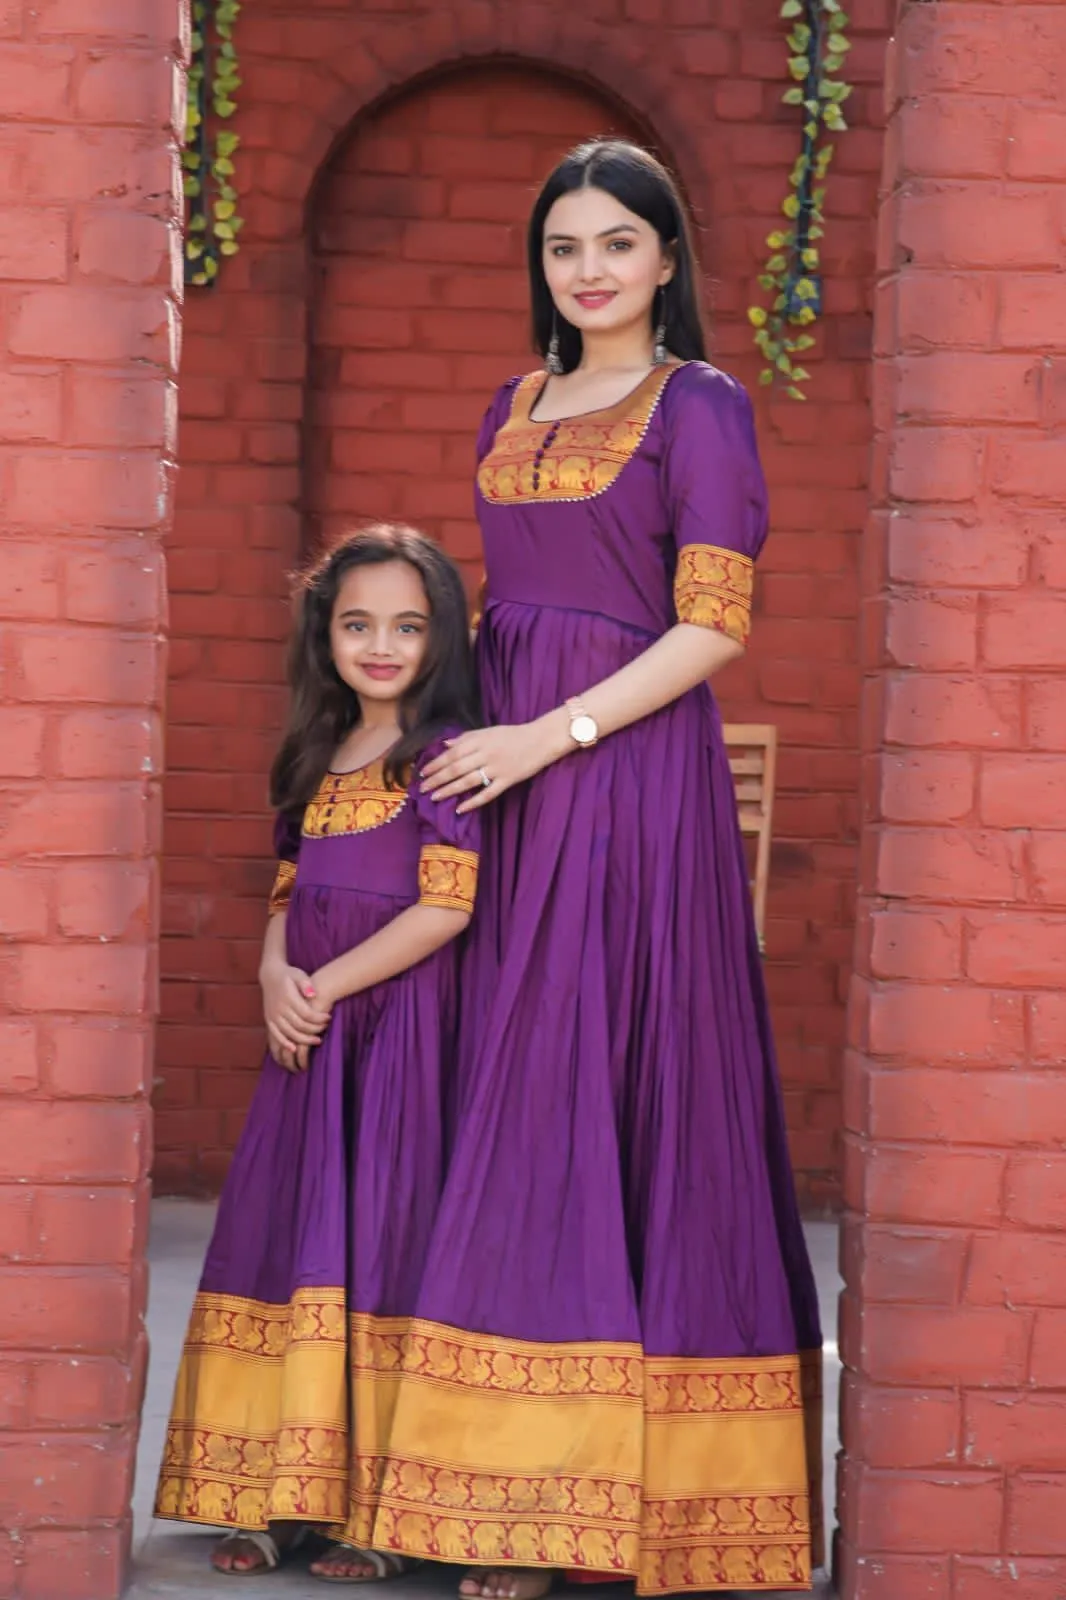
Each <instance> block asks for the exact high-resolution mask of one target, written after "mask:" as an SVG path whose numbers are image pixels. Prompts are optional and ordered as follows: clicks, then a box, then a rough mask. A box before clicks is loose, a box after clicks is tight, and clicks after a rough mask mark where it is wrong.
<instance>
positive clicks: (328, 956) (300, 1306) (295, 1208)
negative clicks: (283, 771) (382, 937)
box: [156, 745, 480, 1532]
mask: <svg viewBox="0 0 1066 1600" xmlns="http://www.w3.org/2000/svg"><path fill="white" fill-rule="evenodd" d="M441 748H443V746H442V745H437V746H435V747H433V748H431V749H430V750H428V751H427V752H426V753H425V755H424V756H423V758H422V763H420V765H421V764H424V762H425V761H428V760H430V759H432V756H433V755H434V754H435V753H437V751H439V749H441ZM479 835H480V818H479V817H478V816H477V814H474V815H473V816H467V817H459V816H457V815H456V812H455V805H454V803H447V802H445V803H442V804H439V805H436V806H435V805H432V804H431V803H430V801H429V800H428V799H427V798H426V797H424V796H423V795H422V793H421V789H420V785H419V783H418V780H417V776H416V778H415V780H414V782H413V783H412V785H411V787H410V789H409V790H406V791H405V790H403V789H390V788H388V787H386V785H385V783H384V778H383V774H382V769H381V764H380V762H376V763H372V764H371V765H370V766H369V767H366V768H364V769H362V770H361V771H359V772H355V773H347V774H329V775H327V777H326V778H325V779H324V781H323V783H322V786H321V788H320V790H319V792H318V795H317V796H316V798H315V800H314V801H313V802H312V803H311V805H309V806H308V807H307V810H306V812H305V813H304V817H303V820H302V826H301V825H300V824H299V823H297V824H296V825H293V824H292V823H291V822H286V821H285V820H284V819H282V820H280V821H279V825H278V828H277V844H278V854H279V856H280V858H281V863H280V866H279V869H278V875H277V879H276V881H275V887H274V892H273V895H272V897H271V908H272V910H274V911H277V910H281V909H283V908H284V909H286V911H287V915H286V942H287V947H288V956H289V960H290V962H291V963H292V964H293V965H294V966H297V967H300V968H302V969H303V970H304V971H306V972H308V973H311V972H314V971H315V969H316V968H317V967H320V966H322V965H324V964H325V963H326V962H328V961H331V960H332V959H333V958H334V957H336V956H339V955H341V954H343V953H344V952H346V951H348V950H350V949H352V948H353V947H354V946H355V945H357V944H360V943H361V942H362V941H363V940H364V939H367V938H369V937H370V935H371V934H374V933H376V932H377V931H378V930H379V929H380V928H382V927H384V926H385V924H386V923H388V922H390V921H391V920H392V919H393V918H394V917H395V916H396V915H397V914H398V913H399V912H400V911H402V910H403V909H404V908H405V907H407V906H409V905H412V904H414V903H415V902H416V901H421V902H423V903H425V904H429V905H437V906H445V907H450V908H456V909H460V910H467V911H469V910H470V909H471V907H472V905H473V901H474V894H475V888H476V881H477V870H478V853H477V852H478V841H479ZM457 958H458V952H457V949H456V946H455V945H447V946H445V948H444V949H442V950H439V951H438V952H437V953H436V954H435V955H433V956H430V957H429V958H428V959H427V960H425V961H423V962H421V963H419V964H418V965H417V966H415V967H412V968H410V969H409V970H408V971H407V972H404V973H401V974H399V975H398V976H397V977H395V978H392V979H390V980H389V981H388V982H387V983H382V984H379V985H377V986H376V987H374V988H371V989H367V990H365V991H363V992H362V993H360V994H357V995H352V996H350V997H348V998H347V999H345V1000H342V1001H340V1002H339V1003H338V1005H337V1006H336V1007H335V1008H334V1011H333V1015H332V1018H331V1021H330V1024H329V1027H328V1029H327V1031H326V1033H325V1035H324V1037H323V1039H322V1042H321V1044H320V1045H319V1046H318V1047H317V1049H316V1050H315V1052H314V1054H313V1056H312V1060H311V1066H310V1069H309V1070H308V1071H307V1072H306V1073H300V1074H291V1073H289V1072H286V1071H284V1070H283V1069H282V1068H281V1067H279V1066H278V1065H277V1063H276V1062H275V1061H274V1060H272V1058H271V1057H270V1056H267V1058H266V1060H265V1062H264V1064H263V1071H262V1076H261V1078H260V1081H259V1085H258V1088H257V1091H256V1095H255V1098H254V1100H253V1103H252V1106H251V1109H250V1111H249V1114H248V1120H247V1123H246V1125H245V1128H244V1132H243V1134H242V1136H241V1140H240V1143H239V1145H238V1147H237V1151H236V1154H235V1156H234V1160H233V1164H232V1167H231V1169H230V1173H229V1177H228V1179H227V1182H226V1186H225V1189H224V1191H223V1195H222V1200H221V1204H220V1206H219V1212H218V1219H217V1222H216V1225H215V1231H214V1235H213V1237H212V1240H211V1244H210V1247H209V1249H208V1253H207V1260H206V1263H205V1265H204V1270H203V1276H202V1279H201V1283H200V1289H199V1292H198V1294H197V1296H196V1301H195V1304H194V1306H193V1311H192V1317H191V1321H190V1325H189V1331H188V1336H187V1339H186V1342H185V1348H184V1352H183V1356H182V1362H181V1367H180V1370H179V1373H178V1379H177V1385H176V1389H175V1396H174V1405H173V1410H172V1414H171V1419H170V1427H169V1430H168V1436H167V1444H166V1452H165V1456H164V1460H163V1464H162V1469H161V1473H160V1479H159V1489H158V1495H157V1503H156V1513H157V1515H158V1516H161V1517H170V1518H176V1519H178V1520H182V1521H187V1522H199V1523H208V1524H211V1525H212V1526H222V1527H229V1528H235V1529H237V1528H240V1529H264V1528H266V1527H267V1525H268V1523H269V1522H270V1521H272V1520H276V1519H287V1518H291V1519H295V1520H303V1521H307V1522H312V1523H316V1524H320V1525H323V1526H326V1527H331V1528H333V1529H334V1530H336V1531H337V1532H341V1531H343V1530H344V1529H345V1527H346V1525H347V1523H348V1521H349V1516H350V1513H351V1509H352V1506H353V1504H354V1496H355V1492H356V1487H357V1485H356V1481H355V1480H356V1477H357V1474H358V1471H359V1467H358V1462H359V1448H358V1443H357V1439H356V1434H357V1432H358V1429H359V1427H360V1426H362V1425H363V1424H362V1420H361V1419H359V1420H358V1421H356V1420H353V1413H352V1406H351V1378H352V1373H353V1371H354V1370H355V1369H356V1368H357V1366H358V1363H359V1359H360V1357H359V1349H358V1345H359V1339H360V1333H359V1329H360V1327H361V1326H362V1322H361V1320H360V1319H367V1318H371V1319H374V1320H375V1323H376V1324H380V1325H383V1326H389V1325H390V1322H389V1319H394V1318H400V1319H402V1318H409V1317H410V1316H411V1315H412V1313H413V1311H414V1310H415V1308H416V1301H417V1296H418V1293H419V1288H420V1284H421V1278H422V1268H423V1263H424V1259H425V1255H426V1251H427V1248H428V1244H429V1239H430V1235H431V1230H432V1227H433V1223H434V1219H435V1217H436V1214H437V1208H438V1205H439V1201H440V1194H441V1186H442V1181H443V1162H444V1146H445V1131H444V1129H445V1111H446V1094H447V1089H448V1085H449V1083H450V1082H452V1081H453V1077H454V1071H453V1055H454V1040H455V1030H456V1025H457V1017H456V981H455V980H456V966H457ZM372 1431H373V1430H372Z"/></svg>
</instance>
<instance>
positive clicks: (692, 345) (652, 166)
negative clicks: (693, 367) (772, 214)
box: [527, 139, 707, 372]
mask: <svg viewBox="0 0 1066 1600" xmlns="http://www.w3.org/2000/svg"><path fill="white" fill-rule="evenodd" d="M577 189H602V190H603V191H604V193H605V194H609V195H612V196H613V198H614V199H615V200H617V201H618V202H619V204H620V205H623V206H625V208H626V210H627V211H632V212H633V213H634V215H635V216H638V217H642V218H643V220H644V221H645V222H647V223H649V224H650V225H651V226H652V227H653V228H654V229H655V231H656V233H657V234H658V235H659V239H660V241H661V242H662V245H663V248H664V249H667V250H669V251H670V252H671V254H672V255H673V258H674V276H673V277H672V278H671V280H670V282H669V283H668V284H667V285H666V286H665V288H663V289H661V290H660V291H659V293H658V294H657V295H656V297H655V301H654V303H653V305H652V325H653V326H654V324H656V323H658V322H659V321H661V322H662V323H663V324H664V325H665V328H666V345H667V348H668V349H669V350H671V351H672V352H673V353H674V355H675V356H680V358H681V360H682V361H706V359H707V348H706V342H705V340H704V335H703V324H702V322H701V320H700V307H699V291H698V285H699V281H700V268H699V262H698V260H697V258H696V251H695V248H694V246H693V243H692V227H691V224H690V222H689V219H688V214H687V212H686V209H685V203H684V201H683V200H682V198H681V193H680V191H679V189H678V187H677V184H676V183H675V182H674V180H673V178H672V177H671V176H670V174H669V172H668V171H667V170H666V168H665V167H664V166H663V164H662V162H661V161H657V160H656V158H655V157H654V156H653V155H652V154H651V152H650V151H648V150H643V149H641V147H640V145H638V144H631V143H630V142H629V141H628V140H627V139H590V140H588V142H587V143H586V144H580V145H578V146H577V147H576V149H574V150H571V151H570V154H569V155H567V156H564V157H563V159H562V161H560V163H559V165H558V166H557V167H556V168H555V171H554V172H553V173H551V175H550V176H549V178H548V180H547V182H546V183H545V185H544V187H543V188H542V189H541V191H540V194H539V195H538V196H537V200H536V204H535V205H534V207H533V214H532V216H531V217H530V219H529V234H528V238H527V252H528V261H529V287H530V300H531V303H532V310H533V345H534V348H535V349H536V350H539V351H540V354H541V355H542V356H546V355H547V353H548V345H549V344H550V342H551V337H552V330H553V328H555V329H556V330H557V331H558V335H559V358H560V360H561V361H562V364H563V370H564V371H565V372H572V371H573V369H574V368H575V367H576V366H577V364H578V362H579V361H580V360H581V334H580V333H579V331H578V330H577V328H575V327H574V325H573V323H571V322H568V321H567V320H566V318H565V317H564V316H563V315H562V314H561V313H560V312H559V311H557V310H556V307H555V302H554V301H553V299H552V296H551V290H550V289H549V288H548V280H547V278H546V277H545V274H544V224H545V222H546V221H547V218H548V213H549V211H550V210H551V208H552V206H553V205H554V204H555V202H556V201H557V200H558V199H560V198H561V196H563V195H564V194H573V193H574V191H575V190H577Z"/></svg>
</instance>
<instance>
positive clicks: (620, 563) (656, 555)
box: [355, 142, 821, 1600]
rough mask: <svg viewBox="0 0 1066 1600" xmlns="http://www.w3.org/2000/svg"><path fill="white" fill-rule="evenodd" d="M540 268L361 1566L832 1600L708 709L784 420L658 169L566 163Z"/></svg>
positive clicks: (791, 1202)
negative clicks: (446, 1137)
mask: <svg viewBox="0 0 1066 1600" xmlns="http://www.w3.org/2000/svg"><path fill="white" fill-rule="evenodd" d="M529 268H530V275H531V279H532V294H533V316H534V326H535V331H536V339H537V344H538V346H539V348H540V350H541V351H542V352H543V353H544V355H545V356H546V367H547V372H544V371H538V372H536V373H533V374H531V375H530V376H529V377H526V378H523V379H521V380H520V381H519V380H516V381H513V382H511V383H509V384H507V385H506V386H505V387H504V388H503V389H502V390H501V391H500V393H499V394H498V395H497V396H496V398H495V399H494V401H493V403H492V405H491V406H490V408H489V411H488V415H487V416H486V419H485V423H484V426H483V428H482V432H481V436H480V441H479V451H478V454H479V468H478V478H477V484H478V506H479V515H480V520H481V525H482V532H483V536H484V544H485V555H486V569H487V590H486V603H485V608H484V614H483V618H482V621H481V625H480V631H479V637H478V655H479V661H480V671H481V681H482V692H483V697H484V702H485V709H486V714H487V719H488V720H489V721H490V722H491V723H493V724H495V726H492V727H488V728H483V729H480V730H478V731H474V732H468V733H465V734H463V735H461V736H460V737H458V738H456V739H455V740H454V741H453V742H452V743H451V745H450V747H449V749H448V750H447V751H446V753H444V754H443V755H442V756H440V757H439V758H437V759H436V760H435V761H432V762H430V763H429V764H428V765H427V768H426V780H425V786H426V788H427V789H428V790H430V791H431V792H432V794H433V798H434V800H435V801H436V802H438V803H440V802H454V799H455V797H457V796H459V797H460V805H459V808H458V809H459V811H460V812H464V811H471V810H483V817H484V830H483V852H482V874H481V887H480V896H479V910H478V916H477V917H476V918H475V920H474V926H473V929H472V933H471V943H470V947H469V950H468V954H467V957H466V961H465V966H464V980H463V988H462V997H461V1005H462V1012H463V1016H462V1047H461V1049H460V1053H459V1078H458V1081H457V1083H456V1086H455V1104H454V1107H453V1115H454V1133H453V1138H452V1147H451V1151H450V1162H449V1169H448V1177H447V1180H446V1184H445V1189H444V1194H443V1200H442V1205H441V1209H440V1213H439V1215H438V1219H437V1223H436V1226H435V1229H434V1234H433V1239H432V1243H431V1246H430V1249H429V1254H428V1264H427V1269H426V1272H425V1274H424V1276H423V1280H422V1286H421V1290H420V1293H419V1296H418V1312H417V1318H416V1320H415V1321H414V1322H413V1323H411V1324H405V1325H403V1326H402V1327H401V1326H400V1325H399V1324H389V1325H385V1324H384V1323H381V1324H374V1325H368V1326H367V1327H366V1328H365V1330H364V1334H365V1345H364V1359H363V1362H362V1366H361V1369H360V1371H359V1372H357V1374H356V1393H355V1405H356V1413H357V1416H358V1415H359V1413H360V1410H361V1411H362V1416H363V1419H364V1420H363V1423H362V1427H363V1428H364V1430H365V1434H364V1438H365V1448H366V1450H367V1452H368V1453H369V1454H370V1455H372V1456H373V1457H374V1469H373V1472H372V1473H368V1474H367V1478H366V1481H365V1485H364V1499H363V1505H364V1515H363V1520H362V1523H361V1524H360V1526H359V1542H360V1543H361V1544H364V1545H366V1546H368V1547H371V1546H376V1547H377V1548H378V1549H388V1550H395V1551H400V1552H403V1553H404V1554H406V1555H409V1556H432V1557H436V1558H437V1559H442V1560H445V1561H454V1562H465V1563H469V1564H470V1565H471V1566H472V1567H473V1568H474V1570H473V1571H472V1572H471V1573H470V1574H469V1575H468V1576H467V1577H466V1578H465V1579H464V1580H463V1582H462V1584H461V1592H462V1593H463V1594H464V1595H468V1596H487V1597H494V1596H502V1597H508V1600H536V1597H538V1596H540V1595H542V1594H544V1593H546V1592H547V1590H548V1589H549V1588H550V1587H551V1583H552V1578H553V1573H555V1572H557V1571H559V1570H570V1571H575V1570H576V1571H577V1572H579V1573H580V1572H584V1573H596V1574H600V1575H602V1576H604V1577H607V1576H610V1577H615V1578H621V1577H635V1578H636V1580H637V1586H638V1590H639V1592H641V1593H644V1594H659V1593H665V1592H670V1591H679V1590H698V1589H714V1588H742V1589H757V1588H764V1589H782V1588H790V1587H791V1588H805V1587H808V1586H809V1583H810V1574H811V1567H812V1563H816V1562H817V1560H818V1554H817V1551H816V1543H817V1537H816V1533H815V1527H814V1521H815V1520H816V1519H812V1516H811V1510H810V1501H809V1498H808V1486H809V1484H812V1483H813V1484H816V1483H817V1479H818V1460H817V1454H818V1452H817V1439H818V1418H817V1409H818V1408H817V1389H818V1376H819V1354H818V1352H819V1350H820V1345H821V1335H820V1332H819V1327H818V1313H817V1306H816V1299H815V1290H814V1284H813V1279H812V1274H811V1271H810V1266H809V1262H808V1259H807V1255H806V1250H805V1246H804V1241H803V1236H802V1232H801V1228H800V1223H799V1219H798V1213H797V1208H796V1202H795V1197H794V1190H793V1184H792V1177H791V1173H790V1170H789V1161H788V1154H787V1149H786V1143H785V1135H784V1130H783V1123H782V1115H781V1105H780V1091H779V1087H778V1083H777V1077H776V1069H775V1065H774V1059H773V1046H772V1042H771V1037H770V1028H769V1023H768V1018H767V1007H766V1000H765V995H764V990H763V982H762V976H761V970H760V963H759V955H758V949H757V944H756V939H755V936H754V930H753V923H752V913H751V904H750V898H749V893H748V887H747V881H746V880H747V873H746V868H745V863H744V858H743V853H742V849H741V844H740V839H739V834H738V830H737V822H736V810H735V803H734V797H733V788H732V782H731V778H730V772H729V767H728V763H727V760H726V754H725V750H724V747H723V742H722V732H721V726H720V722H719V717H718V712H717V709H716V707H715V703H714V700H713V698H712V696H711V694H710V691H709V689H708V688H707V687H706V680H707V678H708V677H709V676H711V675H712V674H713V673H715V672H717V671H718V670H719V669H720V668H721V667H723V666H725V665H726V664H727V663H728V662H729V661H731V660H733V659H734V657H736V656H737V655H739V654H740V652H741V650H742V649H743V646H744V642H745V640H746V637H747V632H748V621H749V614H750V601H751V591H752V564H753V561H754V558H755V557H756V556H757V555H758V553H759V550H760V548H761V546H762V543H763V539H764V537H765V532H766V502H765V491H764V485H763V479H762V474H761V471H760V468H759V464H758V459H757V455H756V449H755V441H754V435H753V428H752V419H751V409H750V405H749V402H748V400H747V398H746V396H745V394H744V392H743V391H742V390H741V389H740V388H739V386H738V385H737V384H736V383H735V382H733V381H732V380H731V379H729V378H727V377H725V376H724V375H723V374H722V373H720V372H718V371H716V370H715V369H714V368H713V367H710V366H708V365H707V364H706V362H705V360H704V347H703V340H702V336H701V332H700V324H699V317H698V313H697V308H696V282H697V268H696V264H695V261H694V259H693V253H692V248H691V245H690V243H689V234H688V229H687V227H686V223H685V218H684V215H683V210H682V206H681V203H680V201H679V198H678V195H677V193H676V190H675V188H674V185H673V184H672V182H671V180H670V178H669V177H668V175H667V174H666V172H665V171H664V170H663V168H662V167H660V166H659V165H658V163H657V162H655V161H654V160H653V159H652V158H651V157H650V156H649V155H647V154H646V153H644V152H643V151H641V150H639V149H636V148H634V147H633V146H630V145H627V144H622V143H617V142H604V143H600V142H597V143H593V144H590V145H587V146H583V147H582V148H580V149H579V150H577V151H575V152H574V153H573V154H572V155H571V156H569V157H568V158H567V159H566V160H565V161H563V163H562V164H561V166H560V167H559V168H558V169H557V171H556V172H555V173H553V175H552V176H551V178H550V179H549V180H548V183H547V185H546V187H545V189H544V191H543V193H542V194H541V196H540V198H539V200H538V201H537V204H536V207H535V209H534V212H533V217H532V221H531V225H530V236H529ZM360 1402H362V1405H360ZM805 1424H806V1428H805ZM371 1433H373V1434H374V1435H375V1441H371V1438H370V1435H371ZM368 1575H369V1574H368Z"/></svg>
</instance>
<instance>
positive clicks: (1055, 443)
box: [841, 0, 1066, 1600]
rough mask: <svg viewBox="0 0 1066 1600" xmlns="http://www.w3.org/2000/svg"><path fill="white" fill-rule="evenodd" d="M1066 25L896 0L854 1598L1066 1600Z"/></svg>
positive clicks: (872, 667)
mask: <svg viewBox="0 0 1066 1600" xmlns="http://www.w3.org/2000/svg"><path fill="white" fill-rule="evenodd" d="M1064 83H1066V7H1063V6H1062V5H1057V6H1056V5H1033V6H1027V5H1001V6H974V5H970V4H965V3H960V0H943V3H941V4H939V5H935V6H931V5H925V4H918V3H913V0H912V3H909V4H905V5H904V7H903V12H902V20H901V26H900V31H899V37H898V49H897V51H896V54H895V71H894V73H893V75H892V89H891V101H892V106H893V118H892V124H891V129H890V137H889V141H888V149H889V160H888V166H887V175H886V200H885V206H884V222H883V228H882V245H881V252H880V273H881V281H880V288H879V299H878V363H877V380H876V404H875V413H876V416H877V422H878V438H877V446H876V450H875V456H874V460H875V475H874V482H873V492H874V500H875V505H876V506H877V507H878V508H879V509H876V510H875V511H874V513H873V517H872V521H871V523H870V526H869V529H868V532H867V552H868V568H867V572H866V575H865V580H864V584H863V589H864V594H865V595H866V596H867V597H868V598H867V599H866V601H865V608H866V622H867V627H866V628H865V630H864V633H865V641H866V642H865V665H866V671H867V675H868V676H867V687H866V695H865V712H866V715H865V718H864V734H863V746H864V750H865V752H866V758H865V759H866V783H865V797H864V798H865V813H866V817H867V818H868V824H867V826H866V827H865V829H864V850H863V866H862V875H861V883H860V891H861V897H860V902H859V938H858V945H857V974H856V978H855V982H854V988H853V993H852V1001H851V1008H850V1011H851V1016H850V1035H851V1044H852V1054H851V1056H850V1058H849V1062H848V1068H847V1096H846V1111H847V1130H848V1132H847V1151H846V1161H845V1170H846V1179H845V1200H846V1205H847V1208H848V1209H847V1214H846V1220H845V1232H844V1260H845V1265H846V1274H847V1284H848V1287H847V1293H846V1296H845V1300H844V1306H843V1315H842V1351H843V1355H844V1359H845V1362H846V1364H847V1367H848V1372H847V1375H846V1381H845V1390H844V1412H843V1440H844V1446H845V1449H846V1451H847V1459H846V1461H845V1464H844V1467H843V1470H842V1473H841V1509H842V1520H843V1529H844V1537H843V1541H842V1549H841V1554H842V1561H841V1576H842V1579H843V1587H844V1593H845V1594H846V1595H847V1596H848V1597H849V1600H948V1597H949V1596H950V1597H951V1600H997V1597H999V1596H1003V1597H1004V1600H1005V1597H1007V1596H1011V1597H1013V1596H1017V1597H1019V1600H1021V1597H1024V1600H1058V1597H1059V1596H1061V1595H1062V1594H1063V1593H1066V1518H1064V1516H1063V1507H1064V1506H1066V1429H1064V1428H1063V1426H1062V1422H1063V1415H1064V1412H1066V1243H1064V1242H1063V1233H1062V1229H1063V1223H1064V1220H1066V1157H1064V1155H1063V1149H1064V1144H1066V1003H1064V998H1063V989H1064V987H1066V806H1064V803H1063V802H1064V796H1066V558H1064V549H1066V546H1064V542H1063V520H1062V518H1063V513H1062V506H1063V501H1064V500H1066V277H1064V276H1063V273H1062V260H1063V239H1064V234H1063V226H1064V221H1066V117H1064V116H1063V110H1062V106H1063V100H1062V86H1063V84H1064Z"/></svg>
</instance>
